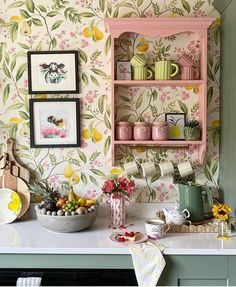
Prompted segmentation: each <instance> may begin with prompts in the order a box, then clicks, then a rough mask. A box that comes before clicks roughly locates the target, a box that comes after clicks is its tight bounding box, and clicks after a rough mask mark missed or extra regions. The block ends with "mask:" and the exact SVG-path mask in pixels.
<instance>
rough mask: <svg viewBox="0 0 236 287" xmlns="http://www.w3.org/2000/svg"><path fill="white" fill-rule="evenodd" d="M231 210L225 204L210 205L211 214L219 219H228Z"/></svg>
mask: <svg viewBox="0 0 236 287" xmlns="http://www.w3.org/2000/svg"><path fill="white" fill-rule="evenodd" d="M231 211H232V209H231V207H230V206H228V205H227V204H215V205H213V207H212V212H213V216H214V217H215V218H217V219H219V220H228V219H229V213H230V212H231Z"/></svg>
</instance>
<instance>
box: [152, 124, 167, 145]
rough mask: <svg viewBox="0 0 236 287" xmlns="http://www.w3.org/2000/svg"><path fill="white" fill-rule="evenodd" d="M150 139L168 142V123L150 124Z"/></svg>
mask: <svg viewBox="0 0 236 287" xmlns="http://www.w3.org/2000/svg"><path fill="white" fill-rule="evenodd" d="M152 139H153V140H154V141H166V140H168V123H167V122H154V123H153V124H152Z"/></svg>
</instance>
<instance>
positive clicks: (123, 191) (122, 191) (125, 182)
mask: <svg viewBox="0 0 236 287" xmlns="http://www.w3.org/2000/svg"><path fill="white" fill-rule="evenodd" d="M102 191H103V193H104V194H106V195H107V196H109V197H110V196H111V195H113V198H114V197H117V198H119V197H121V196H122V195H124V196H125V197H131V196H132V195H133V194H134V192H135V183H134V181H133V180H129V179H128V178H126V177H123V176H121V177H117V176H116V177H113V178H111V179H108V180H106V181H105V182H104V184H103V187H102Z"/></svg>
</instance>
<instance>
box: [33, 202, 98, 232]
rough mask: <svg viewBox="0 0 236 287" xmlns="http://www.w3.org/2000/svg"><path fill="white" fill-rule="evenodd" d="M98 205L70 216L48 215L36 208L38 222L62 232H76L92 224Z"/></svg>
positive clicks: (49, 228)
mask: <svg viewBox="0 0 236 287" xmlns="http://www.w3.org/2000/svg"><path fill="white" fill-rule="evenodd" d="M97 209H98V205H97V204H96V205H95V206H94V209H93V210H92V211H91V212H89V213H84V214H76V215H69V216H64V215H63V216H58V215H46V214H42V213H40V212H39V209H36V215H37V220H38V222H39V223H40V224H41V225H42V226H43V227H45V228H46V229H48V230H51V231H54V232H60V233H69V232H76V231H80V230H83V229H85V228H88V227H89V226H91V225H92V224H93V223H94V221H95V219H96V217H97Z"/></svg>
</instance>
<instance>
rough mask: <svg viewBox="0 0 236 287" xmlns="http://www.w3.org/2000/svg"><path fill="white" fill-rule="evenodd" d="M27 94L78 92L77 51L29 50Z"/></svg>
mask: <svg viewBox="0 0 236 287" xmlns="http://www.w3.org/2000/svg"><path fill="white" fill-rule="evenodd" d="M27 57H28V80H29V94H65V93H70V94H72V93H79V78H78V77H79V75H78V52H77V51H46V52H44V51H30V52H28V54H27Z"/></svg>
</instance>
